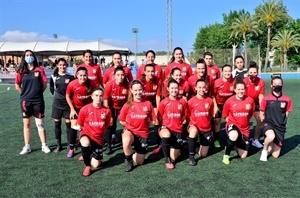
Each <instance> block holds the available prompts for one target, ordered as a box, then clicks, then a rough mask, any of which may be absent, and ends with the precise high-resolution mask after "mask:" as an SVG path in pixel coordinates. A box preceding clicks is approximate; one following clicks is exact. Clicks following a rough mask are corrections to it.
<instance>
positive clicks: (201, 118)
mask: <svg viewBox="0 0 300 198" xmlns="http://www.w3.org/2000/svg"><path fill="white" fill-rule="evenodd" d="M196 91H197V95H196V96H194V97H192V98H191V99H190V100H189V101H188V118H189V126H188V132H189V139H188V143H189V164H190V165H191V166H195V165H196V164H197V163H196V160H195V157H194V156H195V143H196V141H197V137H198V136H199V138H200V149H199V155H200V156H201V157H206V155H207V153H208V149H209V145H210V141H212V139H213V134H212V125H211V123H210V120H211V119H212V117H213V113H214V103H213V100H212V99H211V98H209V97H207V96H206V95H205V93H206V82H205V80H204V79H199V80H198V81H197V82H196Z"/></svg>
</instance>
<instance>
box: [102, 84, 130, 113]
mask: <svg viewBox="0 0 300 198" xmlns="http://www.w3.org/2000/svg"><path fill="white" fill-rule="evenodd" d="M128 92H129V83H125V84H120V85H118V84H117V83H116V81H115V80H112V81H109V82H108V83H107V84H106V86H105V90H104V96H103V99H104V100H108V106H109V107H112V108H114V109H121V108H122V107H123V105H124V104H125V103H126V102H127V98H128Z"/></svg>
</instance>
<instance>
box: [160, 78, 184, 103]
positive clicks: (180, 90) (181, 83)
mask: <svg viewBox="0 0 300 198" xmlns="http://www.w3.org/2000/svg"><path fill="white" fill-rule="evenodd" d="M168 83H169V80H166V81H164V97H165V98H166V97H168V96H169V93H168V89H167V88H168ZM189 91H190V86H189V83H188V82H187V81H185V80H183V79H180V81H179V87H178V98H182V97H183V96H186V94H187V93H189Z"/></svg>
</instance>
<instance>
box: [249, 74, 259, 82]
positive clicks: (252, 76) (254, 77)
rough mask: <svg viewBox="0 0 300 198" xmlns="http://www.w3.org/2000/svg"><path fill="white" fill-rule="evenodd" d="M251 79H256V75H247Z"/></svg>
mask: <svg viewBox="0 0 300 198" xmlns="http://www.w3.org/2000/svg"><path fill="white" fill-rule="evenodd" d="M248 76H249V78H250V80H251V81H254V80H255V79H256V77H257V76H255V75H248Z"/></svg>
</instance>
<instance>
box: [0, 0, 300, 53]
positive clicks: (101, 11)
mask: <svg viewBox="0 0 300 198" xmlns="http://www.w3.org/2000/svg"><path fill="white" fill-rule="evenodd" d="M283 2H284V4H285V6H286V7H287V9H288V13H289V15H290V16H291V17H292V18H294V19H296V18H300V1H299V0H284V1H283ZM262 3H263V1H262V0H205V1H204V0H173V1H172V38H173V43H172V46H173V48H174V47H176V46H180V47H182V48H183V49H184V51H185V52H189V51H192V48H193V43H194V41H195V37H196V34H197V33H198V32H199V28H200V27H203V26H206V25H209V24H213V23H215V22H220V23H221V22H222V21H223V18H222V13H226V14H227V13H229V11H230V10H240V9H245V10H246V11H249V12H250V13H251V14H253V13H254V9H255V7H256V6H258V5H259V4H262ZM134 27H136V28H138V29H139V33H138V51H145V50H148V49H153V50H155V51H159V50H166V49H167V47H166V44H167V41H166V35H167V33H166V0H52V1H50V0H0V41H24V42H25V41H37V40H40V41H54V38H53V33H56V34H57V35H58V40H57V41H66V40H75V41H93V40H97V39H98V38H100V40H101V41H102V42H104V43H107V44H111V45H115V46H120V47H128V48H130V49H131V50H132V51H134V50H135V45H134V34H133V33H132V28H134Z"/></svg>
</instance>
